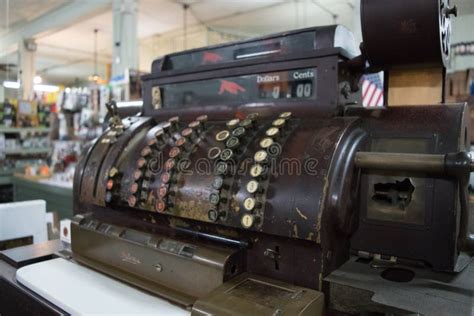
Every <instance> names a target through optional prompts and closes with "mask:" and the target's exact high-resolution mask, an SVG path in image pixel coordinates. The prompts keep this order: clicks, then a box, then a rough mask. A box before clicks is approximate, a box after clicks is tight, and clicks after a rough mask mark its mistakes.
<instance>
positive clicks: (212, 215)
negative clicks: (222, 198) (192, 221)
mask: <svg viewBox="0 0 474 316" xmlns="http://www.w3.org/2000/svg"><path fill="white" fill-rule="evenodd" d="M207 217H208V218H209V220H210V221H211V222H215V221H217V220H218V219H219V212H218V211H217V210H215V209H211V210H209V212H207Z"/></svg>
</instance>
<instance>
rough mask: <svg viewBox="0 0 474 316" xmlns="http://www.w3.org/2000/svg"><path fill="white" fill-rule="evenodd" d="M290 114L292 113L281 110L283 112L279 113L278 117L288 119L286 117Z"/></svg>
mask: <svg viewBox="0 0 474 316" xmlns="http://www.w3.org/2000/svg"><path fill="white" fill-rule="evenodd" d="M291 115H292V113H291V112H283V113H281V114H280V117H281V118H283V119H288V118H290V117H291Z"/></svg>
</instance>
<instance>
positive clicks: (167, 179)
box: [161, 172, 170, 183]
mask: <svg viewBox="0 0 474 316" xmlns="http://www.w3.org/2000/svg"><path fill="white" fill-rule="evenodd" d="M161 182H163V183H168V182H170V174H169V173H168V172H165V173H163V174H162V175H161Z"/></svg>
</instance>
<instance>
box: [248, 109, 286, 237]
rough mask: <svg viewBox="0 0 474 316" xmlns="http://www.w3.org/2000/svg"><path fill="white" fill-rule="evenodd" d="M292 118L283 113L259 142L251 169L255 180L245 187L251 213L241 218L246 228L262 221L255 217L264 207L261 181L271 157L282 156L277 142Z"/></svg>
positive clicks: (266, 171) (263, 178) (264, 177)
mask: <svg viewBox="0 0 474 316" xmlns="http://www.w3.org/2000/svg"><path fill="white" fill-rule="evenodd" d="M290 117H291V112H284V113H281V114H280V116H279V118H277V119H275V120H274V121H273V122H272V126H271V127H270V128H268V129H267V130H266V131H265V136H266V137H265V138H263V139H261V140H260V141H259V146H260V149H259V150H258V151H257V152H256V153H255V154H254V157H253V159H254V165H253V166H252V167H251V168H250V175H251V176H252V178H253V179H252V180H250V181H249V182H248V183H247V184H246V186H245V189H246V191H247V193H248V195H249V196H248V197H247V198H245V199H244V201H243V206H244V209H245V210H246V211H248V212H249V213H246V214H244V215H243V216H242V218H241V224H242V226H243V227H244V228H251V227H252V226H253V225H254V224H255V222H256V221H258V220H259V219H260V217H259V216H256V215H255V213H256V211H257V210H259V209H261V208H262V206H263V205H262V202H261V200H262V194H263V193H264V191H265V190H264V188H263V186H262V185H261V182H260V181H261V180H265V179H266V176H267V173H268V170H269V168H270V166H269V164H270V157H272V156H273V157H275V156H278V155H279V154H280V151H281V146H280V145H279V144H278V143H277V142H276V140H277V139H278V137H279V135H281V132H282V129H283V128H284V127H285V125H286V124H287V120H288V119H289V118H290ZM259 180H260V181H259Z"/></svg>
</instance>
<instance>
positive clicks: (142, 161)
mask: <svg viewBox="0 0 474 316" xmlns="http://www.w3.org/2000/svg"><path fill="white" fill-rule="evenodd" d="M145 166H146V159H145V158H140V159H138V160H137V168H138V169H141V168H143V167H145Z"/></svg>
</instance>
